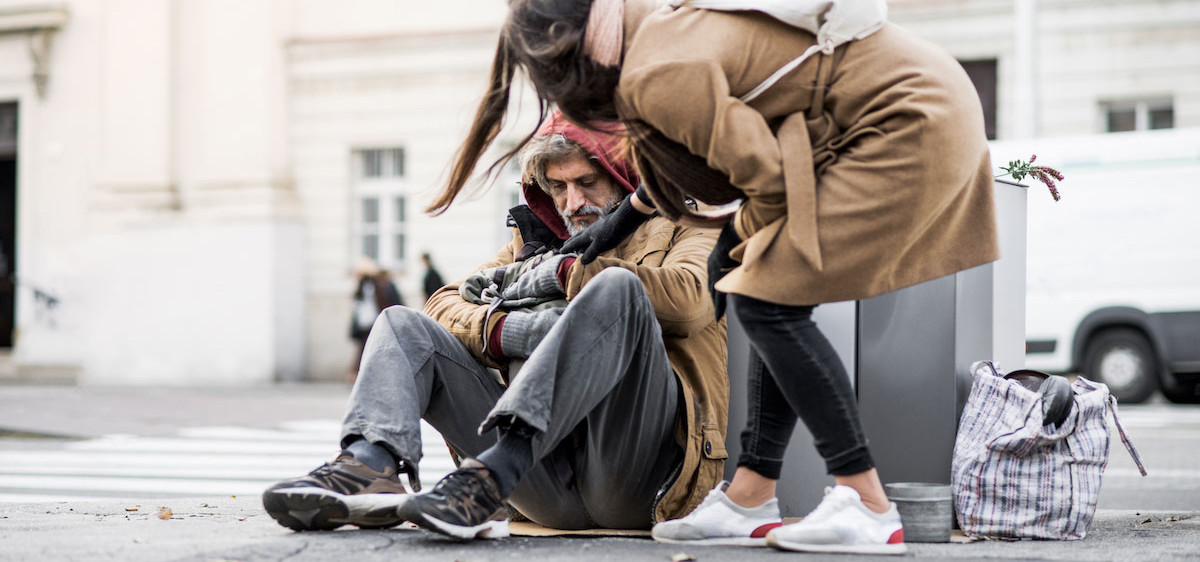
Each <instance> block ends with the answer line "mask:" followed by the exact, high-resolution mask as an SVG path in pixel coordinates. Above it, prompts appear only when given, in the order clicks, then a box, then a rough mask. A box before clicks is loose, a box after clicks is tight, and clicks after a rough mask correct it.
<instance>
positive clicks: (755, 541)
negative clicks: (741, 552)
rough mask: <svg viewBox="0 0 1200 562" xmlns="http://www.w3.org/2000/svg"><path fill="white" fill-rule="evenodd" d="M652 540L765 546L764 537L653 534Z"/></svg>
mask: <svg viewBox="0 0 1200 562" xmlns="http://www.w3.org/2000/svg"><path fill="white" fill-rule="evenodd" d="M654 540H655V541H657V542H661V543H667V544H695V545H704V546H767V539H766V537H761V538H753V537H714V538H708V539H692V540H684V539H668V538H665V537H659V536H654Z"/></svg>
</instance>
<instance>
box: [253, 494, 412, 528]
mask: <svg viewBox="0 0 1200 562" xmlns="http://www.w3.org/2000/svg"><path fill="white" fill-rule="evenodd" d="M407 498H408V496H407V495H404V494H361V495H353V496H347V495H344V494H339V493H337V492H334V491H331V490H326V489H324V488H317V487H305V488H282V489H278V490H267V491H265V492H263V507H264V508H266V510H267V514H268V515H270V516H271V518H272V519H274V520H276V521H278V522H279V524H280V525H283V526H284V527H287V528H289V529H291V530H293V531H332V530H333V529H336V528H338V527H341V526H342V525H356V526H358V527H361V528H363V529H386V528H388V527H395V526H396V525H399V524H401V523H403V522H404V520H403V519H401V518H400V516H399V515H397V514H396V509H397V508H398V507H399V506H400V505H402V504H403V503H404V500H406V499H407Z"/></svg>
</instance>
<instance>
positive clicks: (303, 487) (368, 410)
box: [263, 307, 503, 530]
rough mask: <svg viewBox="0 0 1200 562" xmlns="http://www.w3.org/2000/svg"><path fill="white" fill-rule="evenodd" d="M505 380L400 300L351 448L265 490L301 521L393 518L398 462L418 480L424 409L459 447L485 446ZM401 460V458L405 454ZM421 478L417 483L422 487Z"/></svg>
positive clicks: (354, 402) (380, 345)
mask: <svg viewBox="0 0 1200 562" xmlns="http://www.w3.org/2000/svg"><path fill="white" fill-rule="evenodd" d="M502 391H503V387H502V386H501V385H500V383H499V382H498V381H496V380H495V379H494V378H493V377H492V376H491V374H490V373H489V372H488V371H487V370H486V369H485V368H484V367H483V366H482V365H480V364H479V363H478V362H476V361H475V360H474V358H472V357H471V355H470V354H469V353H468V352H467V350H466V349H465V348H464V347H463V345H462V344H461V343H460V342H459V341H458V340H457V339H455V338H454V337H453V336H452V335H451V334H450V333H449V332H448V331H447V330H446V329H445V328H444V327H442V326H441V325H439V324H438V323H437V322H436V321H434V320H433V319H432V318H429V317H428V316H425V315H424V314H420V313H418V312H416V311H414V310H411V309H408V308H403V307H391V308H388V309H387V310H385V311H384V312H383V313H382V314H380V316H379V318H378V319H377V320H376V322H375V325H374V327H373V328H372V329H371V334H370V337H369V338H368V340H367V345H366V351H365V353H364V356H363V361H362V366H361V369H360V372H359V377H358V381H357V382H356V383H355V386H354V390H353V392H352V393H351V397H350V405H349V408H348V412H347V414H346V419H345V422H344V424H343V429H342V434H343V437H342V446H343V448H344V449H346V450H344V451H343V452H342V454H341V455H339V456H338V458H337V459H335V460H334V461H333V462H332V463H327V464H326V465H324V466H322V467H320V468H318V469H316V470H314V471H313V472H311V473H309V474H308V475H307V476H304V477H300V478H296V479H292V480H286V481H283V482H280V483H278V484H276V485H275V486H272V487H271V488H270V489H268V490H267V491H266V492H264V494H263V503H264V506H265V507H266V508H267V512H268V513H269V514H270V515H271V516H272V517H274V518H275V519H276V520H277V521H279V522H280V524H282V525H284V526H286V527H289V528H292V529H295V530H310V529H334V528H337V527H339V526H341V525H343V524H346V523H349V524H354V525H358V526H360V527H388V526H393V525H396V524H399V523H400V522H401V519H399V517H398V516H397V515H396V513H395V507H396V505H397V504H398V503H400V501H402V499H403V497H402V496H398V495H397V494H403V493H404V491H405V490H404V486H403V484H401V483H400V481H399V478H398V474H397V469H398V468H399V469H400V470H402V471H405V472H408V473H409V476H410V482H416V481H417V480H416V478H417V472H416V468H417V463H418V462H419V460H420V458H421V430H420V419H421V417H422V415H424V417H425V418H426V419H427V420H428V421H429V422H430V423H431V424H432V425H433V426H434V427H435V428H437V429H438V431H440V432H441V433H442V435H443V436H444V437H446V439H447V440H448V441H449V442H450V443H451V444H452V445H453V446H454V447H455V448H456V449H457V450H459V451H461V452H464V453H466V454H470V455H473V454H476V453H478V452H480V451H482V450H483V449H485V448H486V447H488V446H489V445H491V444H492V443H494V442H495V435H494V433H493V434H489V435H486V436H480V435H479V434H478V433H476V428H477V427H478V423H479V420H481V419H482V418H483V416H484V415H486V413H487V411H488V410H489V409H490V408H491V406H492V405H493V404H494V403H495V400H496V398H497V397H499V396H500V394H501V392H502ZM397 461H399V462H397ZM415 486H416V484H414V487H415Z"/></svg>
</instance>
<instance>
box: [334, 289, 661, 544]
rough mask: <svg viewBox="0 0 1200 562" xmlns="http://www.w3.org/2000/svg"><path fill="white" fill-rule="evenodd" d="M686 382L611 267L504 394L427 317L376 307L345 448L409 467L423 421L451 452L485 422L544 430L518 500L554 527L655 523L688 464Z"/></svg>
mask: <svg viewBox="0 0 1200 562" xmlns="http://www.w3.org/2000/svg"><path fill="white" fill-rule="evenodd" d="M679 402H680V400H679V382H678V381H677V380H676V378H675V374H674V372H673V371H672V370H671V366H670V364H669V363H668V360H667V353H666V348H665V347H664V345H663V339H662V331H661V328H660V327H659V325H658V322H657V321H656V320H655V317H654V310H653V308H652V307H651V305H650V300H649V298H648V297H647V296H646V292H645V288H644V287H643V286H642V283H641V281H640V280H639V279H638V277H637V276H636V275H634V274H633V273H631V272H629V271H627V270H624V269H620V268H609V269H606V270H604V271H602V272H601V273H600V274H598V275H597V276H596V277H595V278H594V279H592V281H591V282H590V283H588V285H587V286H586V287H584V289H583V290H582V291H580V293H579V294H578V295H577V296H576V297H575V299H573V300H572V301H571V304H570V305H569V306H568V307H567V308H566V311H565V312H564V313H563V315H562V317H561V318H560V319H559V321H558V322H557V323H556V324H555V326H554V328H553V329H551V330H550V332H549V333H548V334H547V335H546V338H545V339H544V340H542V342H541V344H539V345H538V347H537V349H535V350H534V353H533V354H532V355H530V356H529V358H528V360H527V361H526V362H525V366H524V367H523V368H522V369H521V372H520V374H519V375H518V376H517V377H516V379H515V380H513V381H512V384H511V385H510V386H509V387H508V388H505V387H504V386H503V385H502V384H501V383H500V382H498V381H497V380H496V378H495V377H494V376H493V375H492V374H491V373H490V372H489V371H488V370H487V369H486V368H485V367H484V366H483V365H481V364H480V363H479V362H478V361H476V360H475V359H474V358H473V357H472V356H471V355H470V353H469V352H468V351H467V349H466V347H464V346H463V345H462V343H460V342H459V341H458V340H457V339H455V338H454V336H452V335H451V334H450V332H449V331H447V330H446V329H445V328H444V327H443V326H441V325H440V324H438V323H437V322H436V321H434V320H433V319H432V318H430V317H428V316H426V315H424V314H421V313H419V312H416V311H414V310H412V309H408V308H404V307H399V306H396V307H391V308H388V309H387V310H385V311H384V312H383V313H382V314H380V316H379V318H378V319H377V320H376V322H375V325H374V327H373V328H372V329H371V334H370V336H369V337H368V338H367V345H366V350H365V352H364V353H363V359H362V365H361V366H360V368H359V374H358V381H357V382H356V383H355V385H354V390H353V392H352V393H351V396H350V405H349V408H348V411H347V414H346V419H345V422H344V424H343V427H342V435H343V439H342V443H343V444H345V443H348V442H349V441H350V440H351V439H352V438H353V437H354V436H363V437H365V438H366V439H368V440H369V441H371V442H373V443H378V444H380V445H382V446H384V447H386V448H388V449H389V450H390V451H391V452H392V453H393V454H395V455H396V456H397V457H398V458H401V459H404V460H405V461H406V462H408V463H410V464H413V463H416V462H418V461H419V460H420V458H421V430H420V427H419V420H420V419H421V418H424V419H425V420H426V421H428V422H429V423H430V424H431V425H432V426H433V427H434V428H436V429H437V430H438V431H439V432H441V434H442V436H443V437H445V438H446V441H447V442H448V443H449V444H450V446H451V447H452V448H453V449H455V451H456V452H457V453H459V454H461V455H463V456H470V457H474V456H477V455H478V454H479V453H481V452H483V450H484V449H486V448H488V447H490V446H491V445H493V444H494V443H495V442H496V438H497V436H496V431H495V430H491V431H488V432H487V433H485V434H484V435H480V434H479V433H478V429H479V427H480V425H481V424H482V423H483V422H484V420H485V419H494V418H495V417H496V416H500V417H506V416H516V417H518V418H520V419H521V420H522V421H524V422H525V423H527V424H528V425H530V426H532V427H534V428H535V429H537V430H539V432H538V434H537V436H536V437H535V438H534V440H533V458H534V459H535V463H534V466H533V468H532V469H531V470H530V471H529V472H528V473H526V474H525V476H524V478H523V479H522V481H521V484H520V485H519V486H518V487H517V489H516V491H514V493H513V495H512V497H511V498H509V501H510V503H512V504H513V506H515V507H516V508H517V509H519V510H521V512H522V513H524V514H525V515H527V516H528V517H529V518H530V519H532V520H533V521H535V522H538V523H541V524H543V525H546V526H549V527H555V528H560V529H586V528H594V527H608V528H627V529H637V528H649V527H650V525H651V523H652V521H653V514H652V509H653V505H654V501H655V496H656V493H657V492H658V491H659V489H660V488H661V487H662V485H663V484H664V483H665V481H666V480H667V478H669V477H670V475H671V473H672V471H673V470H674V469H675V467H676V465H677V464H678V463H679V461H680V460H681V459H682V449H681V447H680V446H679V445H678V444H677V443H676V441H675V438H674V434H675V433H674V429H675V418H676V410H677V408H680V407H682V404H680V403H679Z"/></svg>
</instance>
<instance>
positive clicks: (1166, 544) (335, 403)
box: [0, 384, 1200, 562]
mask: <svg viewBox="0 0 1200 562" xmlns="http://www.w3.org/2000/svg"><path fill="white" fill-rule="evenodd" d="M348 393H349V389H348V387H346V386H345V385H335V384H329V385H283V386H274V387H270V388H253V389H211V388H206V389H171V388H143V387H137V388H87V387H83V388H80V387H71V386H62V387H46V386H40V387H32V386H0V439H3V438H4V437H5V435H7V436H9V437H10V438H11V437H14V436H21V435H23V437H21V438H22V439H29V438H31V437H33V436H34V435H36V434H50V435H57V436H64V437H95V436H100V435H110V434H113V433H129V434H136V435H167V434H171V433H173V432H175V431H177V430H179V429H183V428H188V427H196V426H210V425H238V426H246V427H271V426H273V425H274V424H278V423H280V422H285V421H289V420H297V419H315V418H326V419H330V420H337V419H339V418H340V417H341V413H342V408H343V406H344V403H345V400H346V397H347V395H348ZM163 507H165V508H168V509H169V510H170V513H169V514H168V513H167V512H165V511H160V508H163ZM1195 509H1196V510H1197V511H1188V512H1169V511H1154V512H1151V511H1138V510H1119V511H1118V510H1101V511H1099V512H1098V514H1097V517H1096V521H1095V522H1094V523H1093V526H1092V529H1091V532H1090V534H1089V536H1088V538H1087V539H1086V540H1083V541H1074V542H1032V541H1022V542H977V543H970V544H911V545H910V553H909V555H908V557H910V558H921V559H963V560H966V559H971V560H978V559H1020V560H1088V561H1092V560H1200V506H1196V508H1195ZM678 553H686V554H689V555H691V556H693V557H695V559H697V560H768V559H770V560H781V559H783V558H781V557H786V558H787V559H798V558H799V559H806V560H843V561H848V560H857V559H864V560H866V559H873V560H878V559H879V558H877V557H855V556H811V555H810V556H803V555H799V554H784V553H781V552H778V551H772V550H770V549H740V548H731V547H689V548H684V547H680V546H678V545H662V544H658V543H655V542H653V541H651V540H648V539H641V538H588V539H581V538H561V537H559V538H529V537H512V538H509V539H505V540H501V541H486V542H485V541H479V542H474V543H455V542H450V541H447V540H444V539H442V538H440V537H435V536H433V535H430V534H427V533H425V532H423V531H418V530H410V529H403V528H401V529H393V530H384V531H361V530H355V529H353V528H352V527H347V528H345V529H344V530H341V531H335V532H325V533H293V532H291V531H288V530H287V529H284V528H282V527H280V526H278V525H277V524H276V523H275V522H274V521H273V520H271V519H270V518H269V517H268V516H267V515H266V514H265V513H264V512H263V511H262V507H261V504H260V499H259V498H258V497H257V495H243V496H237V497H230V496H218V497H195V498H172V499H155V500H135V501H129V500H95V501H72V502H40V503H18V504H0V560H101V561H103V560H113V561H118V560H119V561H125V560H197V561H199V560H279V559H283V558H287V559H289V560H328V559H341V558H350V559H352V560H354V561H355V562H359V561H370V560H388V561H394V560H397V559H403V560H417V561H425V560H429V561H433V560H439V561H441V560H522V561H528V560H568V559H569V560H577V561H582V560H605V561H617V560H619V561H621V562H627V561H636V560H655V561H659V562H664V561H667V560H670V559H671V557H672V556H673V555H675V554H678Z"/></svg>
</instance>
